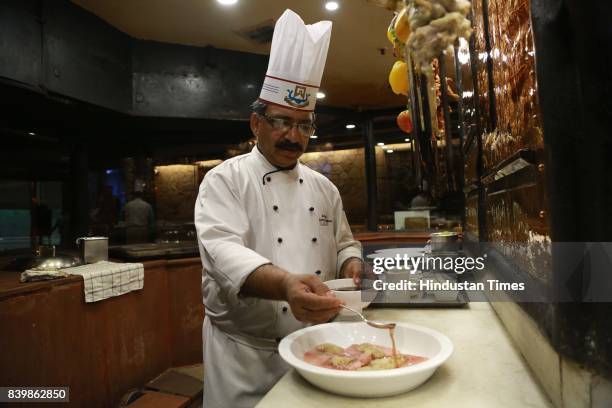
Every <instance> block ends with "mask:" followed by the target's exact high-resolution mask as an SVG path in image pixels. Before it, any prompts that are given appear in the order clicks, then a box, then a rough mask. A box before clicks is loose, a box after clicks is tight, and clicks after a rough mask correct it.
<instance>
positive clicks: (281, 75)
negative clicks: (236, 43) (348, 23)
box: [259, 10, 332, 111]
mask: <svg viewBox="0 0 612 408" xmlns="http://www.w3.org/2000/svg"><path fill="white" fill-rule="evenodd" d="M331 27H332V23H331V21H320V22H318V23H316V24H310V25H306V24H304V21H303V20H302V19H301V18H300V16H298V15H297V14H296V13H294V12H293V11H291V10H285V12H284V13H283V15H282V16H281V17H280V18H279V19H278V21H277V22H276V25H275V26H274V35H273V37H272V49H271V51H270V62H269V63H268V71H267V72H266V78H265V80H264V83H263V86H262V88H261V93H260V95H259V99H260V100H261V101H263V102H267V103H271V104H276V105H280V106H282V107H286V108H293V109H298V110H303V111H313V110H314V107H315V104H316V101H317V91H318V90H319V86H320V85H321V77H322V76H323V69H324V68H325V60H326V59H327V50H328V48H329V39H330V37H331Z"/></svg>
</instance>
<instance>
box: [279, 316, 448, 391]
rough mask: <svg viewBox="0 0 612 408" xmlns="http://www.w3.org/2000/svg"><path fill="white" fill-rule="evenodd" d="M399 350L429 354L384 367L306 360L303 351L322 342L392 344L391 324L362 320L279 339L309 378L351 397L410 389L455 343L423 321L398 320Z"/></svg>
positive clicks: (290, 359) (322, 326)
mask: <svg viewBox="0 0 612 408" xmlns="http://www.w3.org/2000/svg"><path fill="white" fill-rule="evenodd" d="M395 338H396V342H397V350H398V352H401V353H404V354H412V355H418V356H423V357H427V358H428V360H427V361H424V362H422V363H419V364H415V365H413V366H410V367H402V368H395V369H391V370H380V371H342V370H333V369H329V368H323V367H318V366H315V365H312V364H309V363H307V362H305V361H304V360H303V357H304V353H305V352H306V351H308V350H311V349H313V348H314V347H315V346H317V345H319V344H321V343H333V344H336V345H338V346H340V347H348V346H350V345H351V344H355V343H372V344H377V345H381V346H386V347H391V339H390V337H389V332H388V331H387V330H381V329H375V328H373V327H370V326H368V325H366V324H364V323H361V322H359V323H326V324H320V325H316V326H311V327H307V328H304V329H301V330H298V331H296V332H294V333H292V334H290V335H289V336H287V337H285V338H284V339H283V340H282V341H281V342H280V344H279V348H278V350H279V353H280V355H281V357H282V358H283V359H284V360H285V361H286V362H287V363H288V364H289V365H291V366H292V367H294V368H295V369H296V370H297V371H298V372H299V373H300V374H301V375H302V376H303V377H304V378H305V379H306V380H307V381H308V382H310V383H311V384H313V385H315V386H317V387H319V388H322V389H324V390H326V391H329V392H332V393H335V394H341V395H347V396H351V397H366V398H371V397H384V396H389V395H395V394H399V393H402V392H406V391H410V390H412V389H414V388H416V387H418V386H419V385H421V384H423V383H424V382H425V381H426V380H427V379H428V378H429V377H431V375H432V374H433V373H434V372H435V371H436V369H437V368H438V367H439V366H440V365H442V364H443V363H444V362H445V361H446V360H447V359H448V358H449V357H450V355H451V354H452V352H453V344H452V343H451V341H450V340H449V338H448V337H446V336H445V335H443V334H441V333H439V332H437V331H435V330H432V329H429V328H426V327H422V326H417V325H413V324H408V323H398V325H397V327H396V329H395Z"/></svg>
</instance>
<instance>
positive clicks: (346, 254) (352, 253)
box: [336, 245, 363, 273]
mask: <svg viewBox="0 0 612 408" xmlns="http://www.w3.org/2000/svg"><path fill="white" fill-rule="evenodd" d="M349 258H359V259H363V257H362V256H361V245H359V248H357V247H354V246H350V247H346V248H344V249H343V250H342V251H340V252H338V263H337V265H336V271H337V273H340V270H341V268H342V265H344V262H345V261H346V260H347V259H349Z"/></svg>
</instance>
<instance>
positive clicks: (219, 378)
mask: <svg viewBox="0 0 612 408" xmlns="http://www.w3.org/2000/svg"><path fill="white" fill-rule="evenodd" d="M195 225H196V230H197V234H198V245H199V249H200V255H201V258H202V266H203V278H202V291H203V296H204V305H205V308H206V319H205V322H204V329H203V331H204V336H205V338H204V366H205V391H204V406H205V407H207V408H212V407H217V406H220V407H221V406H224V407H225V406H232V407H242V406H244V407H249V406H253V405H255V404H256V403H257V401H258V400H259V399H260V398H261V397H262V396H263V394H264V393H265V392H266V391H267V390H269V389H270V388H271V387H272V385H274V383H275V382H276V381H277V380H278V379H279V378H280V376H282V375H283V374H284V372H285V371H286V369H287V367H286V366H285V364H284V363H283V362H282V360H281V359H280V357H279V356H278V353H277V346H278V342H279V341H280V339H281V338H282V337H284V336H285V335H287V334H289V333H291V332H293V331H295V330H297V329H300V328H302V327H305V324H304V323H302V322H299V321H298V320H296V319H295V318H294V317H293V314H292V313H291V311H290V308H289V304H288V303H286V302H283V301H271V300H265V299H259V298H252V297H244V296H242V295H240V294H239V292H240V288H241V287H242V284H243V283H244V281H245V280H246V278H247V277H248V275H249V274H250V273H251V272H253V271H254V270H255V269H257V268H258V267H259V266H261V265H264V264H267V263H272V264H274V265H276V266H278V267H280V268H283V269H285V270H287V271H289V272H290V273H295V274H313V275H316V276H319V277H320V278H321V279H322V280H329V279H334V278H335V277H336V275H337V273H338V271H339V270H340V267H341V266H342V264H343V263H344V261H346V260H347V259H348V258H351V257H358V258H361V245H360V243H359V242H358V241H355V240H354V239H353V235H352V233H351V231H350V228H349V225H348V222H347V220H346V215H345V214H344V211H343V208H342V200H341V198H340V194H339V192H338V189H337V188H336V187H335V186H334V185H333V184H332V183H331V182H330V181H329V180H328V179H327V178H325V177H324V176H322V175H321V174H319V173H317V172H315V171H314V170H311V169H310V168H308V167H306V166H304V165H303V164H301V163H299V162H298V164H297V165H296V166H295V167H294V168H293V169H290V170H278V169H277V168H276V167H275V166H273V165H272V164H270V163H269V162H268V161H267V160H266V158H265V157H264V156H263V155H262V154H261V152H260V151H259V149H258V148H257V147H256V148H254V149H253V150H252V151H251V153H248V154H245V155H242V156H238V157H234V158H232V159H229V160H227V161H225V162H223V163H222V164H220V165H219V166H217V167H215V168H214V169H212V170H211V171H209V172H208V173H207V174H206V176H205V178H204V181H203V182H202V184H201V185H200V190H199V194H198V198H197V201H196V205H195ZM207 336H210V337H212V338H210V339H207V338H206V337H207ZM230 350H231V351H230ZM228 352H230V354H228ZM240 358H241V359H243V360H239V359H240ZM245 359H246V360H248V361H244V360H245ZM245 367H248V369H247V368H245Z"/></svg>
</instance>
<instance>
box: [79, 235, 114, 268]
mask: <svg viewBox="0 0 612 408" xmlns="http://www.w3.org/2000/svg"><path fill="white" fill-rule="evenodd" d="M76 244H77V245H78V246H79V248H80V250H81V259H82V260H83V262H84V263H86V264H90V263H95V262H100V261H108V237H81V238H77V240H76Z"/></svg>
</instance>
